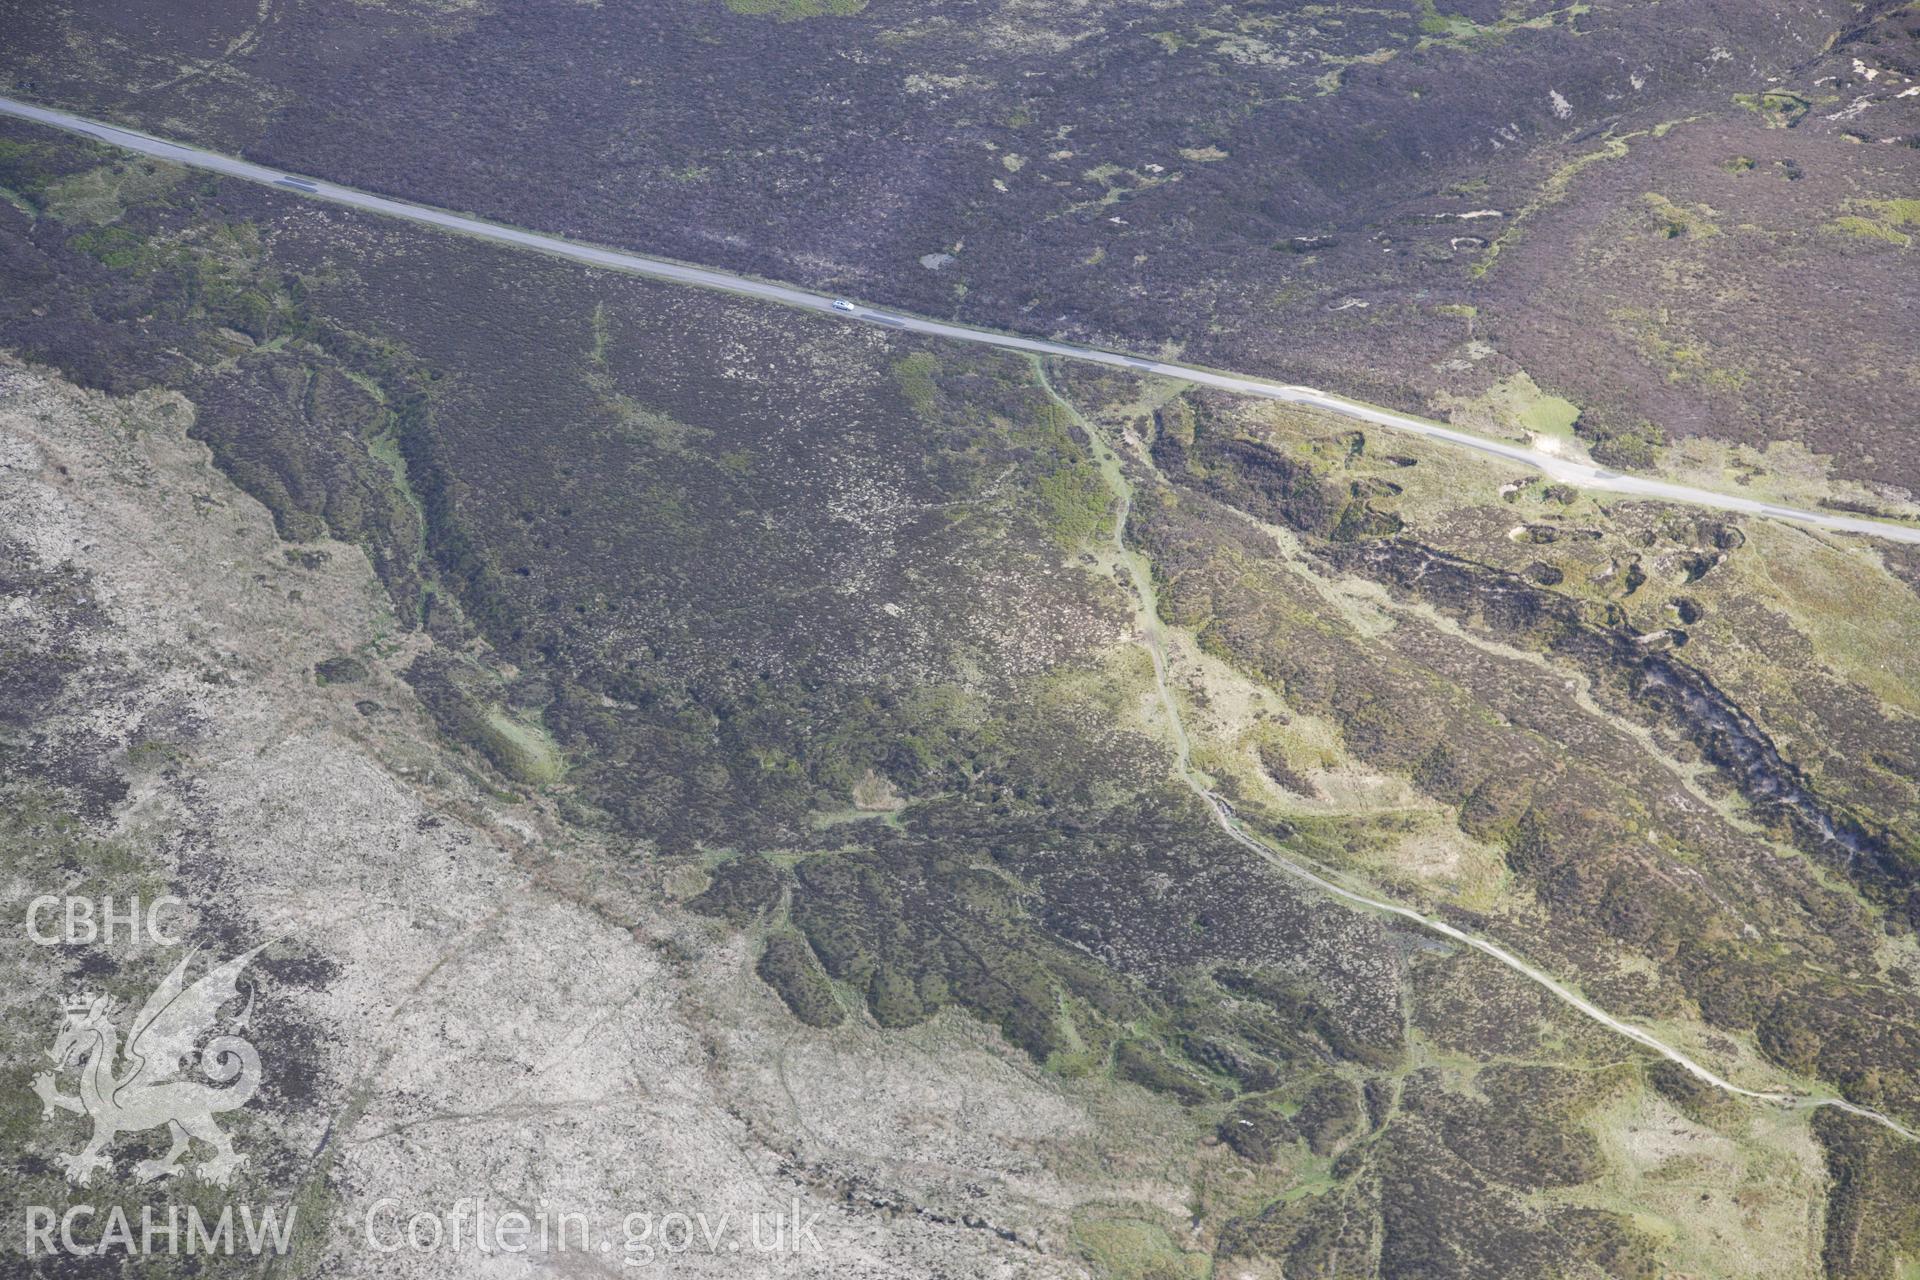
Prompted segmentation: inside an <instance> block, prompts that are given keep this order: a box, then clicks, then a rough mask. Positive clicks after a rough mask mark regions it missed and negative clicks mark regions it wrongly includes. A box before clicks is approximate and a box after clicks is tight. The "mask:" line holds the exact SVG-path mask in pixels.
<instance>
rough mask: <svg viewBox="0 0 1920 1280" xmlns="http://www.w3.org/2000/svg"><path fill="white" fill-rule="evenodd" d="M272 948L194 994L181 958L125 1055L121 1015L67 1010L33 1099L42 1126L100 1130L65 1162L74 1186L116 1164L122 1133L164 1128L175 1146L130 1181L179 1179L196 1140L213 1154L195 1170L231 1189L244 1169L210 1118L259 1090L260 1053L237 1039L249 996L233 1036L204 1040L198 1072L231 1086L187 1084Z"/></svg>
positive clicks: (104, 1006) (144, 1009)
mask: <svg viewBox="0 0 1920 1280" xmlns="http://www.w3.org/2000/svg"><path fill="white" fill-rule="evenodd" d="M267 945H268V944H267V943H261V944H260V946H258V947H255V948H254V949H253V950H251V951H249V952H247V953H246V954H244V955H240V956H235V957H234V958H233V959H231V960H229V961H227V962H226V963H225V964H223V965H219V966H217V967H216V968H213V969H210V970H208V971H207V972H206V973H204V974H202V975H201V976H200V978H199V980H198V981H196V982H194V983H193V984H192V985H188V983H187V962H188V961H190V960H192V959H193V956H194V954H195V953H194V952H191V951H189V952H188V953H187V954H186V955H184V956H182V957H181V958H180V963H179V964H177V965H175V966H174V968H173V972H172V973H170V974H168V975H167V977H166V980H165V981H163V982H162V983H161V984H160V985H159V986H158V987H157V988H155V989H154V992H153V994H152V995H150V996H148V997H147V1002H146V1003H145V1004H143V1005H142V1006H141V1007H140V1012H139V1013H137V1014H135V1015H134V1018H133V1021H132V1023H131V1024H130V1025H129V1027H128V1031H127V1042H126V1047H125V1049H124V1050H123V1049H122V1048H121V1046H120V1032H119V1030H118V1028H117V1027H116V1026H115V1025H114V1024H115V1023H116V1021H118V1019H119V1016H120V1013H121V1012H122V1006H120V1005H118V1004H117V1003H116V1002H115V1001H113V1000H111V999H110V998H108V997H106V996H99V995H82V996H78V997H75V998H73V999H69V1000H67V1001H66V1002H65V1006H64V1007H65V1011H66V1022H65V1024H64V1025H63V1026H62V1027H61V1028H60V1035H59V1037H58V1038H57V1039H56V1040H55V1041H54V1043H53V1048H52V1049H51V1050H50V1051H49V1053H48V1056H49V1057H50V1058H52V1059H53V1062H54V1066H55V1070H54V1071H43V1072H41V1073H40V1074H39V1075H38V1076H36V1077H34V1081H33V1090H34V1092H35V1093H37V1094H39V1095H40V1103H41V1115H42V1117H43V1118H45V1117H49V1116H51V1115H52V1114H53V1109H54V1108H55V1107H59V1108H60V1109H61V1110H63V1111H71V1112H74V1113H76V1114H79V1115H84V1116H87V1117H90V1118H91V1119H92V1121H93V1137H92V1138H91V1139H90V1140H89V1141H88V1143H87V1145H86V1146H85V1147H83V1148H82V1149H81V1150H79V1151H77V1152H75V1153H74V1154H72V1155H70V1156H67V1157H65V1158H64V1164H65V1166H66V1172H67V1179H68V1181H70V1182H73V1183H75V1184H80V1185H84V1184H85V1183H86V1182H87V1181H88V1180H89V1179H91V1178H92V1177H93V1171H94V1170H95V1169H99V1168H102V1167H104V1166H106V1165H108V1164H110V1163H111V1161H110V1159H109V1158H108V1156H107V1154H106V1151H107V1148H108V1146H110V1145H111V1144H112V1142H113V1140H114V1138H115V1137H116V1136H118V1135H119V1134H122V1133H137V1132H139V1131H141V1130H143V1129H154V1128H158V1127H159V1126H161V1125H165V1126H167V1128H168V1130H169V1131H170V1133H171V1136H172V1139H173V1145H172V1148H171V1149H170V1150H169V1151H168V1152H167V1153H166V1154H165V1155H163V1156H161V1157H160V1158H159V1159H157V1160H142V1161H140V1162H139V1163H138V1164H136V1165H134V1167H133V1176H134V1177H136V1178H138V1179H139V1180H140V1181H142V1182H152V1181H154V1180H156V1179H159V1178H165V1177H168V1176H170V1175H172V1174H175V1173H178V1172H180V1170H181V1165H180V1159H181V1157H182V1156H184V1155H186V1154H187V1152H188V1149H189V1148H190V1146H191V1145H192V1140H193V1139H196V1138H197V1139H199V1140H200V1141H201V1142H203V1143H205V1144H206V1145H208V1146H210V1147H212V1148H213V1151H214V1154H213V1156H212V1158H211V1159H206V1160H202V1161H201V1162H200V1163H198V1164H197V1165H194V1166H193V1168H192V1172H193V1173H195V1174H197V1175H198V1176H199V1177H201V1178H203V1179H205V1180H206V1181H208V1182H211V1183H215V1184H217V1185H223V1186H224V1185H225V1184H226V1182H227V1181H228V1179H230V1178H231V1177H232V1176H233V1173H234V1171H235V1170H237V1169H239V1168H240V1167H241V1166H242V1165H243V1164H245V1163H246V1158H245V1157H244V1156H241V1155H239V1154H238V1153H237V1152H235V1151H234V1149H233V1140H232V1139H230V1138H229V1137H228V1136H227V1135H226V1133H224V1132H223V1131H222V1130H221V1128H220V1126H219V1125H217V1124H215V1123H214V1121H213V1117H214V1115H215V1113H217V1112H221V1111H231V1110H233V1109H234V1108H235V1107H239V1106H243V1105H245V1104H246V1102H247V1100H248V1099H249V1098H251V1097H253V1095H254V1093H255V1092H256V1091H257V1090H258V1089H259V1087H260V1054H259V1052H258V1051H257V1050H256V1049H255V1048H254V1047H253V1046H252V1045H251V1044H249V1043H248V1042H247V1041H246V1040H243V1039H241V1038H240V1037H239V1036H238V1035H236V1034H233V1033H234V1032H238V1031H242V1030H244V1029H245V1028H246V1025H247V1020H248V1018H249V1017H250V1016H251V1015H252V1013H253V997H252V995H251V993H250V994H249V995H248V997H247V1006H246V1009H245V1010H244V1011H243V1012H242V1013H241V1014H240V1015H239V1016H238V1018H236V1019H234V1020H233V1021H232V1025H231V1027H230V1028H229V1030H228V1032H227V1033H226V1034H222V1035H217V1036H214V1037H213V1038H212V1039H211V1040H209V1041H207V1044H206V1047H205V1048H204V1049H203V1050H202V1051H201V1054H200V1069H201V1070H202V1071H203V1072H205V1073H206V1075H207V1077H208V1079H210V1080H212V1081H214V1083H215V1084H216V1085H223V1086H225V1087H223V1088H216V1087H214V1086H213V1085H208V1084H203V1083H201V1082H200V1081H198V1080H193V1079H187V1078H184V1073H185V1072H186V1070H187V1068H188V1064H189V1063H190V1061H191V1059H192V1055H193V1047H194V1045H195V1044H196V1043H198V1042H199V1040H200V1039H201V1037H202V1036H205V1035H206V1034H207V1033H208V1032H211V1031H213V1030H215V1027H216V1024H217V1023H218V1022H219V1021H220V1008H221V1006H222V1005H224V1004H226V1003H227V1002H228V1001H230V1000H234V999H237V998H238V997H239V994H240V990H239V978H240V974H241V973H242V971H244V970H245V969H246V967H247V965H248V964H249V963H251V962H252V960H253V958H254V957H255V956H257V955H259V954H260V952H261V951H263V950H264V949H265V948H266V947H267ZM123 1063H124V1065H122V1064H123ZM75 1067H78V1068H79V1072H80V1091H79V1093H78V1094H72V1095H69V1094H64V1093H61V1092H60V1091H59V1088H58V1086H57V1085H56V1084H55V1083H54V1081H55V1076H56V1074H59V1073H64V1072H66V1071H69V1070H72V1069H74V1068H75Z"/></svg>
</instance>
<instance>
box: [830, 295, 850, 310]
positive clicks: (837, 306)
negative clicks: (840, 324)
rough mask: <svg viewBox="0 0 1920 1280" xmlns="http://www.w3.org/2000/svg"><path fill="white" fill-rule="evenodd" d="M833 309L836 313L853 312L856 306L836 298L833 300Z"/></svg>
mask: <svg viewBox="0 0 1920 1280" xmlns="http://www.w3.org/2000/svg"><path fill="white" fill-rule="evenodd" d="M833 309H834V310H835V311H852V310H853V309H854V306H853V304H852V303H851V302H848V301H847V300H846V299H845V298H835V299H834V300H833Z"/></svg>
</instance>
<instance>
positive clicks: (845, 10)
mask: <svg viewBox="0 0 1920 1280" xmlns="http://www.w3.org/2000/svg"><path fill="white" fill-rule="evenodd" d="M726 5H727V8H729V9H731V10H733V11H734V12H735V13H744V14H747V15H748V16H750V17H755V18H773V19H776V20H778V21H780V22H798V21H800V20H802V19H805V18H850V17H852V16H853V15H854V14H856V13H859V12H860V11H861V10H862V9H864V8H866V7H867V0H726Z"/></svg>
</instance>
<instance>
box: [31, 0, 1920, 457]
mask: <svg viewBox="0 0 1920 1280" xmlns="http://www.w3.org/2000/svg"><path fill="white" fill-rule="evenodd" d="M743 7H746V6H743ZM95 8H96V6H90V5H86V4H81V3H76V2H74V0H66V2H65V3H53V4H41V3H39V2H38V0H10V3H9V4H7V5H4V6H0V20H3V21H4V22H5V24H6V27H7V29H8V30H9V32H10V33H17V38H16V39H13V40H11V41H10V42H9V44H8V47H7V49H6V50H4V51H0V70H4V71H5V72H7V73H9V74H10V79H11V82H12V84H13V86H14V88H15V90H16V91H17V92H19V93H20V94H22V95H24V96H28V97H35V98H38V99H40V100H45V101H49V102H54V103H57V104H60V105H64V106H70V107H74V108H77V109H82V110H91V111H95V112H99V113H102V114H106V115H109V116H113V117H116V118H120V119H124V120H127V121H129V122H132V123H135V124H142V125H146V126H149V127H151V128H154V129H157V130H160V131H162V132H165V131H167V130H170V129H171V130H177V131H180V132H182V133H185V134H188V135H190V136H192V138H193V139H194V140H195V141H199V142H202V143H205V144H209V145H213V146H216V147H221V148H225V149H228V150H231V151H235V152H241V153H244V154H246V155H248V156H249V157H251V158H253V159H256V160H260V161H263V162H265V163H270V164H278V165H285V166H288V167H290V168H294V169H299V170H306V171H310V172H315V173H318V174H321V175H323V176H326V177H330V178H335V179H338V180H341V181H345V182H351V183H354V184H356V185H360V186H364V187H367V188H369V189H372V190H376V191H382V192H386V193H392V194H400V195H407V196H411V197H414V198H418V199H422V200H426V201H429V202H433V203H438V204H442V205H446V206H449V207H452V208H457V209H468V210H473V211H476V212H479V213H483V214H487V215H490V216H493V217H498V218H504V219H507V220H509V221H513V222H518V223H523V224H525V225H528V226H532V227H537V228H539V229H541V230H546V231H555V232H562V233H566V234H572V235H579V236H585V237H588V238H592V239H598V240H603V241H607V242H611V243H616V244H620V245H625V246H631V247H636V248H642V249H646V250H650V251H653V252H659V253H665V254H669V255H674V256H679V257H683V258H686V259H689V260H693V261H699V262H706V263H713V264H716V265H721V266H727V267H732V268H736V269H741V270H746V271H752V272H757V273H761V274H765V275H769V276H774V277H779V278H783V279H791V280H796V281H804V282H806V283H808V284H811V285H814V286H817V287H820V288H824V289H832V290H835V291H838V292H846V293H852V294H857V295H860V296H863V297H868V298H872V299H874V300H877V301H883V302H887V303H891V304H895V305H900V306H906V307H910V308H914V309H917V310H920V311H923V312H927V313H930V314H935V315H941V316H954V317H959V318H963V319H967V320H970V321H975V322H979V323H984V324H989V325H995V326H1004V327H1008V328H1013V329H1019V330H1023V331H1028V332H1045V333H1050V334H1057V335H1062V336H1072V337H1080V338H1090V339H1095V340H1099V341H1102V342H1108V343H1117V344H1121V345H1125V346H1129V347H1132V348H1136V349H1150V348H1154V347H1157V346H1159V345H1160V344H1162V343H1175V344H1179V345H1180V346H1181V348H1182V349H1183V350H1184V351H1185V353H1186V354H1187V355H1189V356H1191V357H1193V358H1196V359H1199V360H1202V361H1204V362H1206V363H1210V364H1214V365H1218V366H1222V367H1237V368H1245V369H1249V370H1254V371H1260V372H1265V373H1270V374H1275V375H1280V376H1284V377H1286V378H1288V379H1290V380H1296V381H1307V382H1313V383H1316V384H1319V385H1324V386H1327V387H1328V388H1330V389H1337V390H1341V391H1345V392H1348V393H1351V394H1355V395H1359V396H1362V397H1364V398H1368V399H1372V400H1376V401H1380V402H1382V403H1390V404H1393V405H1396V406H1398V407H1401V408H1406V409H1416V410H1417V409H1422V408H1425V409H1434V408H1436V407H1438V404H1439V401H1438V399H1437V397H1438V396H1440V395H1441V394H1459V393H1464V394H1476V393H1478V392H1479V391H1482V390H1484V389H1485V386H1486V385H1487V383H1488V382H1489V381H1490V380H1491V379H1493V378H1497V377H1500V376H1504V375H1506V374H1509V373H1511V372H1513V371H1514V370H1515V369H1516V368H1519V367H1525V368H1527V369H1528V370H1530V371H1531V372H1532V373H1533V374H1534V376H1535V377H1536V378H1538V379H1539V380H1540V381H1541V383H1542V385H1544V386H1547V387H1548V388H1550V389H1551V390H1554V391H1556V392H1560V393H1565V394H1568V395H1570V396H1572V397H1573V398H1574V399H1575V400H1576V401H1577V402H1578V403H1579V404H1581V405H1582V406H1583V407H1584V408H1586V409H1587V410H1588V413H1587V416H1586V419H1585V421H1584V424H1583V426H1584V429H1585V431H1586V433H1587V434H1588V435H1589V437H1590V438H1591V439H1593V440H1594V441H1596V442H1606V441H1616V442H1617V441H1658V440H1661V439H1676V438H1680V437H1684V436H1687V435H1693V434H1702V435H1708V436H1712V437H1714V438H1718V439H1725V440H1734V441H1741V442H1746V443H1751V444H1755V445H1756V446H1764V444H1765V443H1766V442H1767V441H1769V440H1772V439H1782V438H1784V439H1797V440H1803V441H1805V442H1806V443H1808V444H1809V445H1810V446H1811V447H1814V448H1816V449H1817V450H1818V451H1820V452H1823V453H1829V454H1832V455H1834V458H1835V463H1834V465H1835V466H1836V467H1837V468H1838V469H1839V470H1841V471H1842V472H1843V473H1844V474H1848V475H1852V476H1855V477H1859V478H1862V479H1872V480H1880V481H1886V480H1891V481H1892V482H1893V483H1895V484H1899V485H1903V486H1905V487H1908V488H1913V487H1916V486H1917V485H1920V474H1916V473H1914V472H1913V471H1912V470H1911V467H1910V465H1909V462H1908V461H1907V459H1908V457H1909V455H1910V454H1911V451H1910V450H1906V449H1903V448H1901V447H1900V441H1901V440H1902V438H1903V437H1902V434H1901V433H1902V431H1903V429H1904V427H1903V423H1904V418H1903V416H1902V412H1901V405H1902V403H1903V402H1902V397H1903V396H1904V395H1905V394H1906V392H1905V391H1904V390H1903V387H1904V383H1903V382H1902V380H1901V379H1902V374H1901V373H1900V370H1901V369H1903V368H1904V367H1905V365H1904V361H1903V359H1902V356H1901V350H1902V349H1901V348H1900V347H1899V345H1898V337H1899V334H1900V333H1901V332H1902V329H1901V317H1902V316H1903V315H1906V314H1910V312H1911V309H1912V306H1913V305H1914V298H1913V296H1912V294H1911V292H1910V289H1909V285H1908V280H1909V279H1910V278H1911V277H1912V273H1911V272H1906V271H1901V270H1899V269H1898V264H1899V263H1900V261H1901V259H1900V257H1899V255H1900V254H1901V253H1902V252H1904V248H1903V244H1902V240H1901V237H1904V236H1907V235H1910V234H1911V233H1912V228H1905V229H1903V228H1902V225H1901V224H1900V221H1899V217H1898V216H1896V217H1895V218H1894V221H1892V222H1887V221H1886V220H1885V219H1884V218H1882V217H1881V212H1876V209H1880V208H1881V206H1882V205H1884V203H1885V202H1887V201H1894V202H1897V201H1899V200H1902V199H1911V198H1913V196H1914V192H1915V190H1920V186H1916V182H1917V181H1920V177H1917V170H1920V153H1917V152H1916V150H1915V148H1913V147H1912V146H1910V145H1908V142H1910V141H1911V139H1913V138H1915V137H1920V100H1915V99H1902V98H1900V97H1898V88H1899V87H1900V86H1899V85H1898V84H1895V83H1894V82H1893V81H1891V80H1889V79H1888V78H1887V77H1888V75H1890V74H1894V75H1905V74H1911V72H1910V71H1907V72H1903V71H1901V68H1902V67H1907V66H1908V65H1909V64H1911V63H1912V62H1913V61H1914V55H1913V48H1914V41H1915V37H1914V31H1915V29H1916V27H1920V19H1916V18H1914V16H1913V15H1912V14H1911V12H1910V11H1909V10H1907V9H1906V8H1905V7H1904V6H1902V5H1900V4H1898V3H1895V2H1894V0H1873V2H1872V3H1870V4H1868V5H1866V6H1864V7H1858V6H1855V5H1852V4H1847V3H1842V2H1841V0H1821V2H1820V3H1815V4H1800V5H1793V6H1789V7H1788V8H1787V9H1786V10H1784V11H1782V10H1780V8H1779V7H1778V6H1769V5H1767V4H1763V3H1760V0H1705V2H1700V3H1690V4H1686V5H1658V4H1647V3H1642V2H1640V0H1605V2H1603V3H1597V4H1592V5H1584V6H1562V5H1558V4H1555V3H1551V2H1550V0H1526V2H1525V3H1519V4H1508V5H1502V6H1497V7H1496V6H1493V5H1488V4H1480V3H1477V2H1476V3H1452V2H1450V0H1418V2H1416V0H1392V2H1391V3H1388V4H1385V5H1368V6H1351V7H1348V6H1337V5H1336V6H1323V5H1305V4H1293V3H1288V4H1283V5H1265V4H1261V5H1229V6H1225V7H1222V6H1219V5H1214V4H1201V3H1182V4H1177V5H1174V6H1171V7H1169V6H1165V5H1159V4H1153V5H1149V4H1145V3H1133V2H1128V3H1119V4H1104V5H1099V6H1071V5H1059V6H1048V5H1044V4H1042V5H1032V4H1019V5H1014V4H1005V3H995V2H992V0H949V2H943V3H938V4H933V5H927V4H912V5H908V4H906V3H903V0H877V2H875V3H870V4H867V5H865V6H864V7H861V8H860V9H859V11H858V12H855V13H852V14H850V15H833V16H821V17H814V18H808V19H805V20H800V21H782V20H779V19H777V18H774V17H769V16H764V15H754V14H750V13H737V12H734V11H733V10H732V9H731V8H729V7H728V6H727V5H726V4H725V3H723V2H722V0H669V2H667V3H654V2H652V0H609V3H606V4H601V5H591V6H587V5H582V6H565V5H546V4H529V3H524V2H520V0H514V2H497V3H491V4H475V5H472V6H447V7H430V6H401V5H393V6H380V5H369V4H364V3H360V2H359V0H324V2H322V3H310V4H302V5H298V6H285V7H275V8H271V9H269V10H267V11H265V13H266V16H265V17H264V18H262V17H260V16H259V15H260V11H258V10H256V9H253V8H249V7H248V6H246V5H245V4H242V3H232V4H228V3H220V4H215V5H198V4H196V5H191V6H185V7H182V6H180V5H178V4H174V3H171V2H170V0H153V3H150V4H147V5H143V6H137V7H136V8H135V9H133V10H128V11H126V12H118V11H117V12H115V13H112V14H105V13H96V12H94V9H95ZM802 8H807V6H802ZM187 9H191V12H190V13H189V12H187V11H186V10H187ZM135 33H137V34H135ZM1856 60H1858V62H1859V69H1856ZM769 67H778V68H779V73H778V74H768V73H767V68H769ZM1901 83H1905V82H1904V81H1903V82H1901ZM1769 93H1772V94H1775V95H1776V99H1775V100H1774V101H1775V106H1774V107H1772V108H1770V107H1768V106H1767V102H1768V101H1769V100H1768V99H1767V98H1766V97H1765V95H1766V94H1769ZM1783 95H1784V96H1783ZM1789 100H1791V101H1789ZM1781 102H1788V107H1781V106H1780V103H1781ZM1794 103H1797V104H1800V105H1798V106H1794V105H1792V104H1794ZM1651 197H1657V198H1658V200H1657V201H1655V200H1651V199H1650V198H1651ZM1662 202H1664V203H1662ZM1702 207H1705V208H1706V209H1708V210H1711V211H1712V212H1710V213H1708V214H1702V213H1700V209H1701V208H1702ZM1888 207H1891V208H1895V209H1897V208H1899V207H1900V206H1898V205H1897V204H1895V205H1893V206H1888ZM1674 209H1677V210H1679V211H1681V213H1682V214H1683V215H1684V216H1682V217H1681V218H1680V219H1679V220H1678V221H1676V219H1675V217H1674V216H1673V215H1672V214H1671V213H1669V212H1666V211H1667V210H1674ZM1689 211H1691V212H1689ZM1882 212H1884V210H1882ZM1849 219H1853V220H1854V221H1849ZM1876 219H1880V221H1878V222H1876ZM1873 227H1879V228H1880V229H1879V230H1878V231H1875V230H1871V228H1873ZM1675 228H1679V231H1678V233H1677V234H1670V232H1672V231H1673V230H1674V229H1675ZM1675 315H1679V316H1680V317H1682V318H1681V319H1679V320H1675V319H1674V318H1673V317H1674V316H1675ZM1463 316H1471V318H1470V319H1467V320H1463ZM1663 316H1664V317H1666V318H1665V319H1663V318H1662V317H1663ZM1473 342H1480V343H1484V344H1487V345H1490V346H1491V347H1492V348H1494V351H1493V353H1491V355H1490V358H1474V357H1472V356H1470V355H1469V354H1468V353H1467V352H1466V347H1467V345H1468V344H1470V343H1473ZM1829 372H1830V373H1831V374H1832V376H1830V377H1829V376H1826V375H1827V374H1828V373H1829ZM1615 452H1616V453H1617V454H1618V456H1619V457H1620V458H1621V459H1623V460H1628V461H1631V463H1632V465H1635V466H1640V467H1646V466H1652V465H1654V464H1655V462H1656V461H1657V450H1656V449H1654V448H1652V447H1641V446H1638V445H1634V446H1629V447H1625V448H1620V449H1616V450H1615Z"/></svg>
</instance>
